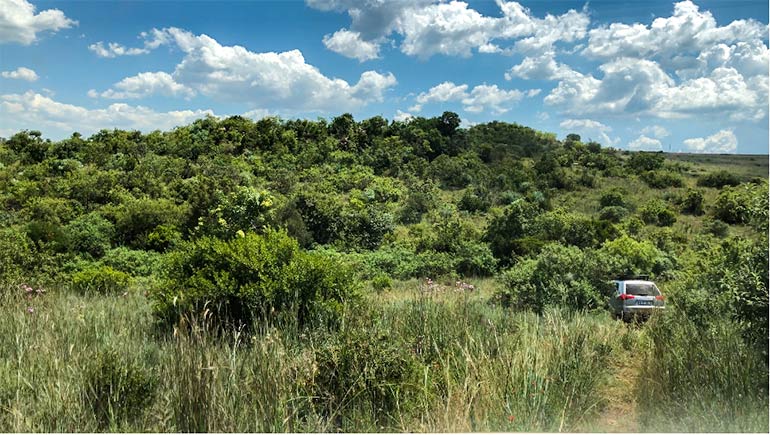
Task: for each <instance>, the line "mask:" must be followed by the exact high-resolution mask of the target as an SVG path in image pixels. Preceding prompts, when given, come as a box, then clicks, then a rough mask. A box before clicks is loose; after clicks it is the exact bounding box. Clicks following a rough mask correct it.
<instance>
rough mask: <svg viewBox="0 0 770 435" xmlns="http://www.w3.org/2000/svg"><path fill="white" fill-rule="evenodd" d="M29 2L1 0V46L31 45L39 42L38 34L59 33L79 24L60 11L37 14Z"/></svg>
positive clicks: (51, 10)
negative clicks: (15, 43)
mask: <svg viewBox="0 0 770 435" xmlns="http://www.w3.org/2000/svg"><path fill="white" fill-rule="evenodd" d="M35 9H36V8H35V6H33V5H32V4H31V3H29V2H28V1H27V0H0V44H1V43H9V42H17V43H20V44H22V45H29V44H32V43H33V42H35V41H37V39H38V33H41V32H45V31H50V32H57V31H59V30H62V29H68V28H70V27H72V26H76V25H77V24H78V22H77V21H75V20H72V19H70V18H68V17H66V16H65V15H64V12H62V11H60V10H58V9H46V10H44V11H41V12H39V13H37V14H36V13H35Z"/></svg>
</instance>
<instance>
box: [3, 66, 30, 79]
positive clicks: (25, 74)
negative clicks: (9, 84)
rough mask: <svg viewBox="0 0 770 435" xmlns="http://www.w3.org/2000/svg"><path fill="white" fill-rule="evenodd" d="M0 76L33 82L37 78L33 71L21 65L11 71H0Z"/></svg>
mask: <svg viewBox="0 0 770 435" xmlns="http://www.w3.org/2000/svg"><path fill="white" fill-rule="evenodd" d="M0 76H2V77H3V78H5V79H17V80H26V81H28V82H34V81H36V80H37V79H38V77H37V73H36V72H35V71H33V70H31V69H29V68H26V67H23V66H20V67H18V68H16V69H15V70H13V71H3V72H1V73H0Z"/></svg>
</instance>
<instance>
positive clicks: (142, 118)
mask: <svg viewBox="0 0 770 435" xmlns="http://www.w3.org/2000/svg"><path fill="white" fill-rule="evenodd" d="M0 115H1V116H0V120H1V121H0V128H1V129H2V130H3V131H8V130H10V129H15V130H19V129H24V128H28V129H35V130H43V131H45V133H46V135H48V136H54V137H55V136H58V137H66V136H68V135H69V134H71V133H72V132H74V131H78V132H81V133H83V134H91V133H94V132H96V131H98V130H101V129H104V128H107V129H109V128H122V129H132V130H133V129H137V130H143V131H152V130H156V129H162V130H167V129H171V128H173V127H175V126H178V125H184V124H188V123H190V122H192V121H193V120H195V119H198V118H203V117H205V116H207V115H213V112H212V111H211V110H178V111H169V112H156V111H154V110H152V109H149V108H147V107H143V106H130V105H128V104H123V103H115V104H111V105H109V106H108V107H107V108H103V109H87V108H85V107H81V106H75V105H72V104H66V103H61V102H58V101H55V100H53V99H51V98H49V97H46V96H44V95H41V94H38V93H35V92H33V91H28V92H26V93H24V94H7V95H0Z"/></svg>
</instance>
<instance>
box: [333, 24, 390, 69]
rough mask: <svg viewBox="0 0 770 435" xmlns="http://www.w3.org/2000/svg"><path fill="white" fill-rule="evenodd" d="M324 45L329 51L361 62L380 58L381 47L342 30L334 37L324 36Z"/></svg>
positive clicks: (357, 34)
mask: <svg viewBox="0 0 770 435" xmlns="http://www.w3.org/2000/svg"><path fill="white" fill-rule="evenodd" d="M323 43H324V45H325V46H326V48H328V49H329V50H331V51H333V52H335V53H339V54H341V55H343V56H345V57H349V58H351V59H358V61H359V62H364V61H367V60H372V59H377V58H378V57H380V55H379V52H380V45H379V44H378V43H375V42H369V41H364V40H363V39H361V34H360V33H358V32H351V31H350V30H347V29H341V30H338V31H336V32H334V34H332V35H326V36H324V39H323Z"/></svg>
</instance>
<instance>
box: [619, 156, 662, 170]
mask: <svg viewBox="0 0 770 435" xmlns="http://www.w3.org/2000/svg"><path fill="white" fill-rule="evenodd" d="M665 160H666V158H665V156H664V155H663V153H651V152H644V151H639V152H634V153H631V157H629V159H628V160H626V166H627V167H628V168H631V169H632V170H634V171H636V172H638V173H641V172H645V171H654V170H656V169H660V168H662V167H663V163H664V162H665Z"/></svg>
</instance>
